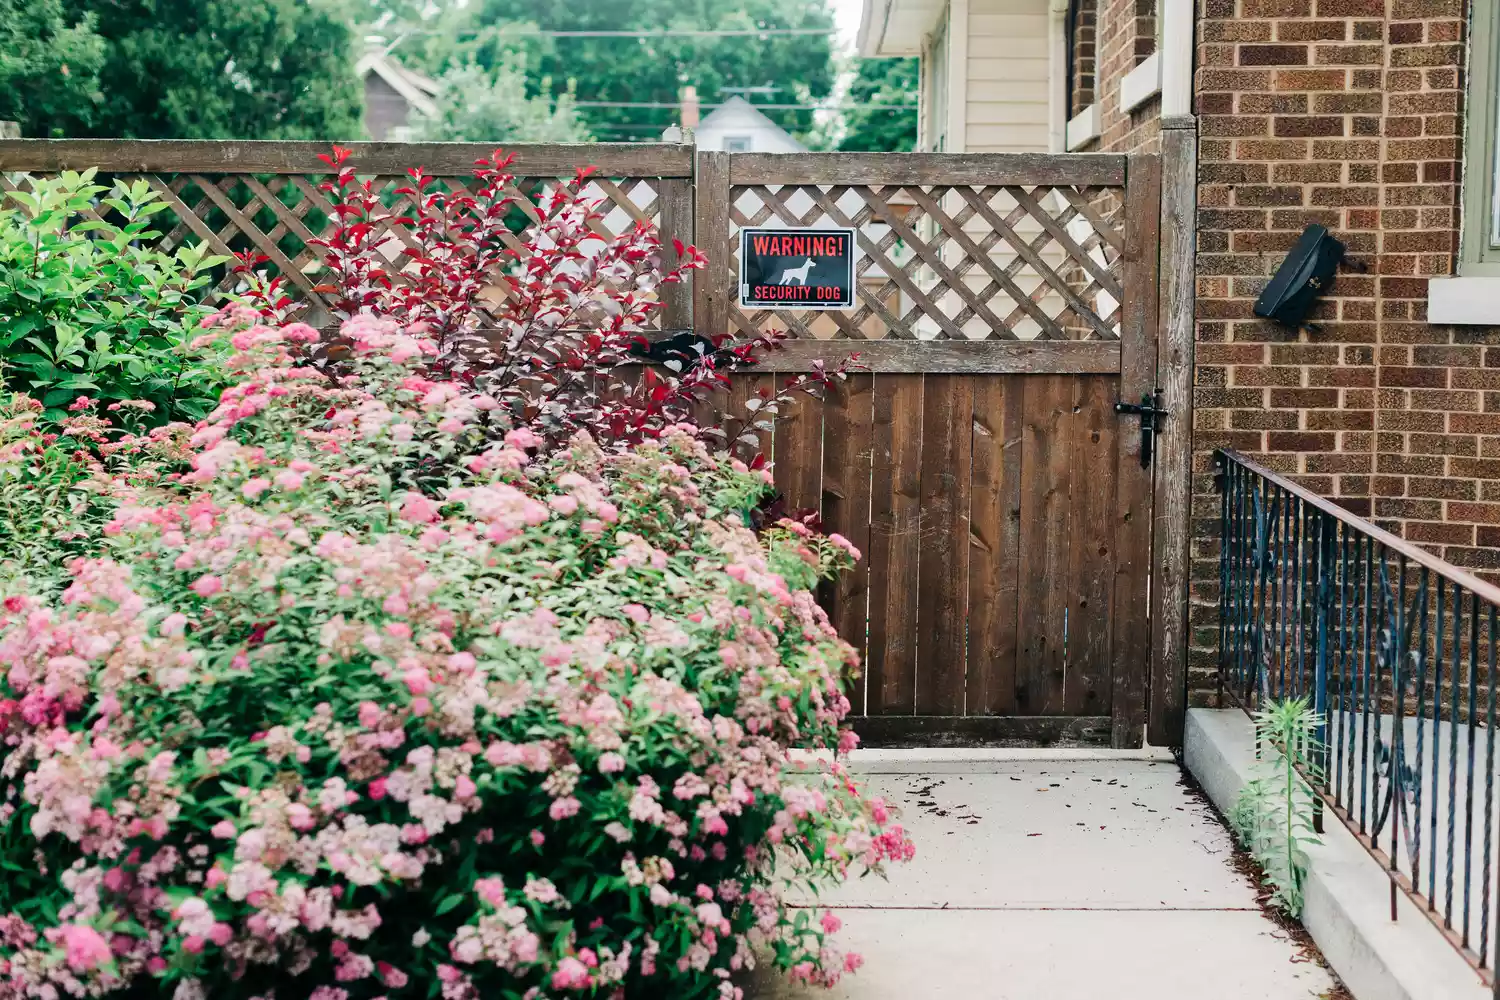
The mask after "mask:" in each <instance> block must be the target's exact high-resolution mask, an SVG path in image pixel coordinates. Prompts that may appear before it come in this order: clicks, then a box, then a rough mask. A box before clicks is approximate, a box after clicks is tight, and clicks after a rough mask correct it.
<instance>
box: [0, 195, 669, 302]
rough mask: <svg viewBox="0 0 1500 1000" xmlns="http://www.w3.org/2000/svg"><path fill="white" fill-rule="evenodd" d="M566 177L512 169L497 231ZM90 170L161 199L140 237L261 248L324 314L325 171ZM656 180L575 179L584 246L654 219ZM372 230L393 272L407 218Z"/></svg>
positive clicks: (226, 290)
mask: <svg viewBox="0 0 1500 1000" xmlns="http://www.w3.org/2000/svg"><path fill="white" fill-rule="evenodd" d="M361 179H364V178H361ZM567 179H568V178H566V177H553V176H539V177H517V178H516V181H515V184H514V186H513V188H512V189H511V191H510V192H509V193H510V194H512V195H513V196H515V197H516V198H517V202H516V205H515V207H514V208H513V209H512V211H511V215H510V217H509V218H508V220H507V222H508V228H509V229H510V235H509V236H508V237H505V242H506V243H507V245H509V246H510V247H511V248H512V249H517V250H519V249H520V248H521V247H522V246H524V244H525V242H526V238H527V233H528V232H529V231H530V230H532V229H533V228H535V226H536V225H537V223H538V222H539V221H540V219H541V214H542V211H543V208H542V206H543V205H545V204H546V199H547V197H548V195H549V194H550V193H551V191H552V190H553V189H554V188H555V187H556V185H558V184H559V183H562V182H563V181H565V180H567ZM96 180H97V183H101V184H104V185H106V186H108V185H111V184H113V183H114V182H115V181H117V180H118V181H123V182H126V183H131V182H134V181H136V180H144V181H146V183H148V184H149V185H150V186H151V189H152V190H153V191H155V192H156V193H157V194H158V196H159V197H160V198H161V199H162V200H163V201H165V202H166V204H167V206H168V207H167V209H166V210H164V211H162V212H161V213H159V214H158V215H156V216H153V218H152V223H153V227H152V228H153V230H155V231H156V232H157V235H156V236H155V237H153V238H152V239H151V240H150V241H149V242H151V243H152V244H154V245H155V246H157V247H159V248H160V249H162V250H166V251H172V250H175V249H176V248H178V247H180V246H183V245H184V244H197V243H202V242H206V243H208V244H209V246H210V247H211V248H212V250H213V251H214V252H215V253H219V254H225V255H229V254H233V253H237V252H240V253H243V252H247V251H250V252H255V253H259V254H263V255H265V256H266V257H267V258H268V260H267V261H266V262H265V263H263V264H262V265H260V267H261V268H262V269H264V270H265V271H266V273H268V274H271V275H278V274H279V275H285V276H286V278H287V281H288V283H289V285H290V287H289V288H288V292H289V294H291V295H293V296H295V297H297V298H299V299H302V300H304V301H306V302H307V303H308V305H309V306H310V308H309V310H308V314H307V318H308V319H309V321H311V322H315V323H319V324H321V323H323V322H326V321H327V318H328V309H327V301H326V296H325V295H324V294H322V293H320V292H318V291H316V287H317V286H318V285H319V284H320V283H321V282H323V281H324V280H326V279H325V277H324V276H323V271H324V270H325V268H324V264H323V259H322V248H321V247H318V246H315V245H313V243H312V241H313V240H314V239H319V238H327V237H328V235H329V234H330V233H331V232H332V231H333V229H334V228H335V225H336V222H335V212H334V206H333V202H332V198H333V196H332V195H330V194H329V193H328V192H325V191H323V190H321V189H320V185H322V184H323V183H324V182H325V181H327V180H329V178H328V177H327V176H326V175H321V174H246V173H225V174H213V173H166V172H154V173H143V174H132V173H115V174H103V173H101V174H100V175H99V176H98V178H97V179H96ZM374 180H375V188H376V190H377V191H378V192H379V195H380V199H381V203H382V204H383V205H384V206H385V208H386V210H387V211H388V212H389V213H390V214H391V216H392V217H393V218H398V217H401V216H406V215H410V214H412V212H413V206H412V205H411V204H410V202H409V200H408V197H407V196H405V195H401V194H398V193H397V192H398V190H399V189H401V188H403V187H406V186H408V184H409V179H408V178H406V177H404V176H384V175H376V176H375V177H374ZM438 180H439V182H440V183H442V184H445V185H447V186H448V188H449V190H451V191H460V190H463V189H464V188H465V187H466V186H467V185H469V184H470V183H471V182H472V180H473V179H472V177H461V176H453V177H439V178H438ZM29 186H30V177H29V176H28V175H25V174H18V175H17V174H13V175H9V176H7V175H6V174H5V173H3V172H0V196H3V195H4V194H6V193H8V192H10V191H14V190H16V189H18V188H20V189H27V188H29ZM661 188H662V181H661V180H660V179H658V178H654V177H650V178H646V177H610V176H599V177H595V178H592V179H591V180H590V181H589V183H588V185H587V186H586V187H585V189H584V191H585V195H586V196H587V197H589V198H590V199H591V200H594V201H597V202H599V204H600V206H601V209H602V210H603V211H604V217H603V218H602V219H601V220H600V221H599V222H597V223H596V224H595V225H594V227H593V228H594V231H595V232H596V233H597V234H598V235H599V236H600V241H599V242H598V243H586V244H585V245H584V247H583V250H584V252H585V253H588V252H589V251H590V250H591V249H594V250H597V249H598V248H600V247H602V246H603V245H604V240H607V239H609V238H612V237H614V236H617V235H619V234H621V233H624V232H626V231H628V230H629V229H630V228H631V227H633V226H634V225H636V224H637V223H640V222H645V223H649V224H652V225H656V224H659V222H660V220H661V215H662V207H663V206H662V197H661ZM110 211H111V210H110V209H108V208H107V207H105V206H103V205H101V204H98V203H97V202H96V204H95V206H94V212H95V213H99V214H101V215H102V216H103V217H106V218H107V217H108V214H109V212H110ZM85 214H86V215H87V214H89V213H85ZM382 235H383V236H384V239H383V241H382V242H381V244H380V252H381V254H382V255H383V256H384V257H385V258H386V259H387V261H389V262H390V264H391V268H390V270H391V271H392V272H393V274H394V275H395V279H396V280H397V281H399V280H401V276H400V268H401V267H403V266H405V264H406V261H405V260H404V259H403V257H402V250H403V249H405V248H406V247H409V246H415V245H416V241H415V238H414V236H413V234H412V232H411V229H410V227H408V226H406V225H402V224H397V223H395V222H386V223H384V224H383V225H382ZM497 277H498V276H497ZM214 279H215V280H214V285H213V287H214V292H213V296H214V297H215V298H216V299H218V300H220V301H222V300H223V299H224V298H226V297H228V296H231V295H233V294H234V293H235V292H236V291H238V290H241V289H242V288H243V277H242V276H240V275H236V274H235V273H233V269H232V266H230V265H221V266H220V267H219V268H218V270H217V273H216V274H215V276H214ZM507 294H509V292H508V289H507V288H506V287H505V286H504V285H503V283H500V282H498V281H497V282H496V283H495V284H494V285H492V286H491V287H490V289H488V291H487V294H486V296H485V299H486V302H487V306H486V308H487V309H488V310H489V311H490V313H491V314H492V315H493V312H494V311H495V309H496V308H497V307H498V304H499V303H500V302H501V301H502V300H503V299H504V297H505V296H506V295H507Z"/></svg>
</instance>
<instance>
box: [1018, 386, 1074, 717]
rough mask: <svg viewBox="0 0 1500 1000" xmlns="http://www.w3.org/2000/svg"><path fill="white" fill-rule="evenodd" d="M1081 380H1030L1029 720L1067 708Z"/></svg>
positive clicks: (1024, 663) (1021, 668)
mask: <svg viewBox="0 0 1500 1000" xmlns="http://www.w3.org/2000/svg"><path fill="white" fill-rule="evenodd" d="M1077 383H1078V378H1077V376H1068V375H1046V376H1039V377H1037V378H1029V379H1027V380H1026V382H1025V390H1024V391H1025V393H1026V418H1025V424H1024V426H1023V430H1022V435H1021V449H1022V450H1021V469H1022V479H1023V482H1022V486H1021V576H1020V595H1021V596H1020V600H1019V604H1018V614H1019V616H1020V663H1019V664H1018V670H1017V674H1018V676H1017V685H1016V688H1017V694H1018V701H1019V702H1020V706H1021V713H1022V714H1023V715H1052V714H1058V713H1061V712H1062V710H1063V677H1064V669H1065V662H1066V661H1065V656H1066V644H1067V610H1068V595H1069V594H1070V593H1071V591H1072V580H1071V579H1070V577H1069V571H1070V569H1071V567H1070V565H1069V560H1068V550H1069V545H1068V533H1069V531H1070V530H1071V529H1072V525H1071V523H1070V514H1071V513H1072V511H1071V507H1072V493H1073V454H1072V449H1071V448H1069V447H1068V444H1069V439H1068V435H1069V431H1070V430H1071V426H1070V425H1071V424H1072V422H1073V406H1074V400H1075V398H1076V395H1077Z"/></svg>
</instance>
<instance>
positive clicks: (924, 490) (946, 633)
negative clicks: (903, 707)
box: [916, 375, 974, 715]
mask: <svg viewBox="0 0 1500 1000" xmlns="http://www.w3.org/2000/svg"><path fill="white" fill-rule="evenodd" d="M972 385H973V377H972V376H968V375H928V376H927V377H926V384H925V386H924V387H923V394H922V473H921V496H922V501H921V517H922V551H921V563H920V566H919V567H918V570H917V586H918V588H919V591H918V592H919V596H918V610H917V622H918V624H919V627H918V632H917V664H918V667H919V670H920V672H919V674H918V676H917V696H916V704H917V714H918V715H963V714H964V666H965V660H964V648H965V632H966V621H965V618H966V615H965V612H966V609H967V598H968V583H969V571H968V555H969V473H970V469H969V456H970V450H971V447H972V442H973V437H974V434H973V425H974V407H973V402H972V397H971V394H970V389H971V386H972Z"/></svg>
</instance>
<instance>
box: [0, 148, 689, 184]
mask: <svg viewBox="0 0 1500 1000" xmlns="http://www.w3.org/2000/svg"><path fill="white" fill-rule="evenodd" d="M340 145H342V146H344V147H345V148H347V149H350V150H352V151H353V154H354V155H353V157H352V158H351V159H350V164H351V165H352V166H353V167H354V168H355V169H356V170H358V171H359V172H360V173H362V174H363V173H370V174H379V175H392V174H405V173H406V171H407V170H408V169H410V168H411V167H422V168H423V169H425V170H426V171H427V172H428V173H430V174H434V175H437V176H457V175H464V176H466V175H468V174H469V173H471V172H472V171H473V169H474V161H476V160H478V159H480V158H481V157H487V156H490V155H491V154H492V153H494V152H495V150H497V149H501V150H503V151H504V152H506V153H513V154H515V162H514V163H513V164H512V166H511V171H512V172H513V173H515V174H516V175H518V176H522V177H548V176H553V177H565V176H570V175H571V174H572V173H573V172H574V171H575V170H577V169H578V168H579V167H581V166H595V167H598V168H599V172H600V173H601V174H603V175H605V176H608V177H691V176H692V175H693V147H692V146H686V145H679V144H676V143H635V142H598V143H515V144H512V145H504V144H500V143H487V142H351V143H340ZM331 147H332V143H328V142H281V141H272V140H244V141H241V140H237V139H236V140H218V139H183V140H178V139H0V171H27V172H31V173H57V172H58V171H62V170H86V169H88V168H89V167H98V168H99V169H100V170H102V171H106V172H109V173H202V174H324V173H328V166H327V165H326V164H325V163H323V161H321V160H319V159H318V154H320V153H324V154H326V153H327V152H328V151H329V149H330V148H331Z"/></svg>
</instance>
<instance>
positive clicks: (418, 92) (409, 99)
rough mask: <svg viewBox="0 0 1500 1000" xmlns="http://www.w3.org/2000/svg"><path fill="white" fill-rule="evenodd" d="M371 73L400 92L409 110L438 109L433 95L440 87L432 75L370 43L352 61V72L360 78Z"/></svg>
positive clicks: (435, 111)
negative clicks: (361, 54)
mask: <svg viewBox="0 0 1500 1000" xmlns="http://www.w3.org/2000/svg"><path fill="white" fill-rule="evenodd" d="M372 73H373V74H374V75H376V76H378V77H379V78H380V79H382V80H384V81H385V82H386V83H387V84H388V85H389V86H390V88H391V89H392V90H394V91H395V92H396V93H398V94H400V95H401V97H402V98H403V99H404V100H405V101H406V103H407V104H408V105H409V106H410V107H411V108H412V110H414V111H420V112H421V113H422V114H424V115H432V114H436V113H437V103H436V102H435V101H434V100H433V98H434V97H436V96H437V94H438V91H439V90H440V89H442V88H441V87H440V86H439V85H438V82H437V81H436V80H434V79H432V78H431V77H427V76H423V75H422V74H421V73H418V72H416V71H414V70H409V69H407V68H406V67H405V66H403V65H401V64H400V63H399V62H397V61H396V59H395V58H394V57H393V56H392V55H391V54H390V53H388V52H386V51H385V49H384V48H383V47H379V46H374V45H372V46H371V47H370V48H369V49H368V50H367V51H366V52H365V54H364V55H363V56H361V57H360V60H359V62H357V63H355V64H354V75H355V76H356V77H357V78H359V79H360V80H363V79H365V78H366V77H368V76H369V75H370V74H372Z"/></svg>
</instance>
